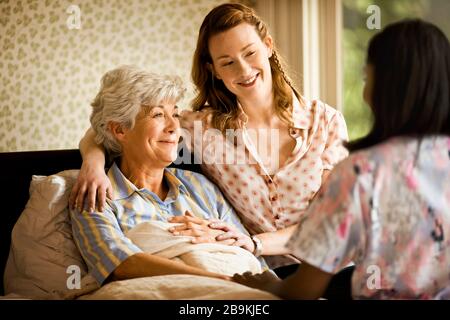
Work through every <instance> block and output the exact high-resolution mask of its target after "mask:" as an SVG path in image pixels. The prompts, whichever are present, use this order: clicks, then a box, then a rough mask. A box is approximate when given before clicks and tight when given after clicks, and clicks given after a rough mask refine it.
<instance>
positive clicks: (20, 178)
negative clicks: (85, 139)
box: [0, 149, 201, 295]
mask: <svg viewBox="0 0 450 320" xmlns="http://www.w3.org/2000/svg"><path fill="white" fill-rule="evenodd" d="M80 166H81V155H80V152H79V151H78V150H76V149H74V150H50V151H30V152H6V153H4V152H3V153H1V152H0V168H1V174H0V188H1V190H0V196H1V204H2V209H1V213H0V215H1V217H0V272H1V273H0V275H1V279H0V295H3V294H4V287H3V274H4V270H5V265H6V261H7V259H8V255H9V248H10V243H11V232H12V229H13V227H14V224H15V223H16V221H17V219H18V218H19V216H20V214H21V213H22V211H23V209H24V208H25V205H26V203H27V201H28V198H29V186H30V181H31V176H32V175H46V176H47V175H51V174H55V173H58V172H59V171H62V170H68V169H79V168H80ZM176 167H180V168H182V169H186V170H191V171H196V172H200V171H201V170H200V168H199V166H198V165H189V164H182V165H177V166H176Z"/></svg>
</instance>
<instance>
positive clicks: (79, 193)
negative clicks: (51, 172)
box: [69, 161, 112, 212]
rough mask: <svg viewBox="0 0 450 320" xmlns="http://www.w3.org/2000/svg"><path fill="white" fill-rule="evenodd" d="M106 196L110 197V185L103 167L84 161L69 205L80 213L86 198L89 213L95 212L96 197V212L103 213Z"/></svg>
mask: <svg viewBox="0 0 450 320" xmlns="http://www.w3.org/2000/svg"><path fill="white" fill-rule="evenodd" d="M106 196H108V197H109V198H111V197H112V185H111V182H110V181H109V178H108V176H107V175H106V174H105V171H104V170H103V167H98V166H96V165H90V164H89V162H86V161H84V162H83V164H82V166H81V169H80V173H79V174H78V178H77V181H76V183H75V185H74V187H73V188H72V192H71V193H70V197H69V205H70V207H71V208H72V209H74V208H75V207H76V208H77V209H78V210H79V211H80V212H81V211H82V210H83V208H84V201H85V197H86V198H87V199H86V200H87V208H88V210H89V212H92V211H94V210H95V201H96V198H97V197H98V203H97V206H98V210H99V211H100V212H101V211H103V209H104V207H105V204H106Z"/></svg>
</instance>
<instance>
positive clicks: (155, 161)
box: [116, 101, 180, 167]
mask: <svg viewBox="0 0 450 320" xmlns="http://www.w3.org/2000/svg"><path fill="white" fill-rule="evenodd" d="M122 131H123V132H122V133H121V134H119V135H118V134H116V137H117V139H118V140H119V141H120V143H121V145H122V157H124V158H128V159H133V160H138V161H142V162H145V163H148V164H150V165H152V166H154V167H167V166H168V165H169V164H171V163H172V162H173V161H175V159H176V158H177V147H178V140H179V138H180V122H179V111H178V107H177V106H176V105H175V103H174V102H173V101H164V102H162V103H161V104H159V105H158V106H154V107H143V108H142V110H141V112H140V113H139V114H138V116H137V118H136V122H135V125H134V127H133V129H126V128H125V129H122Z"/></svg>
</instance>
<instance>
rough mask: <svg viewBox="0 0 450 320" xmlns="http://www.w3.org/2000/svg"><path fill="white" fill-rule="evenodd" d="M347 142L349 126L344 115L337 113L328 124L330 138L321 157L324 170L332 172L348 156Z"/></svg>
mask: <svg viewBox="0 0 450 320" xmlns="http://www.w3.org/2000/svg"><path fill="white" fill-rule="evenodd" d="M345 141H348V133H347V125H346V123H345V120H344V117H343V115H342V113H340V112H339V111H335V112H334V115H333V116H332V118H331V119H330V122H329V124H328V138H327V142H326V144H325V149H324V151H323V153H322V157H321V158H322V163H323V169H324V170H332V169H333V167H334V166H335V165H336V164H337V163H339V162H340V161H342V160H343V159H345V158H346V157H347V156H348V151H347V149H346V148H345V147H344V144H343V143H344V142H345Z"/></svg>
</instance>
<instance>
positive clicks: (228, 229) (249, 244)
mask: <svg viewBox="0 0 450 320" xmlns="http://www.w3.org/2000/svg"><path fill="white" fill-rule="evenodd" d="M209 227H210V228H212V229H216V230H222V231H223V233H222V234H220V235H218V236H217V237H216V240H217V241H225V240H230V239H234V240H235V242H234V243H233V246H237V247H241V248H243V249H245V250H247V251H250V252H251V253H253V252H255V243H254V242H253V240H252V239H251V238H250V237H249V236H248V235H246V234H244V233H242V232H241V231H239V230H237V229H236V228H234V227H232V226H230V225H228V224H227V223H225V222H223V221H220V220H216V221H213V222H211V223H210V224H209Z"/></svg>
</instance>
